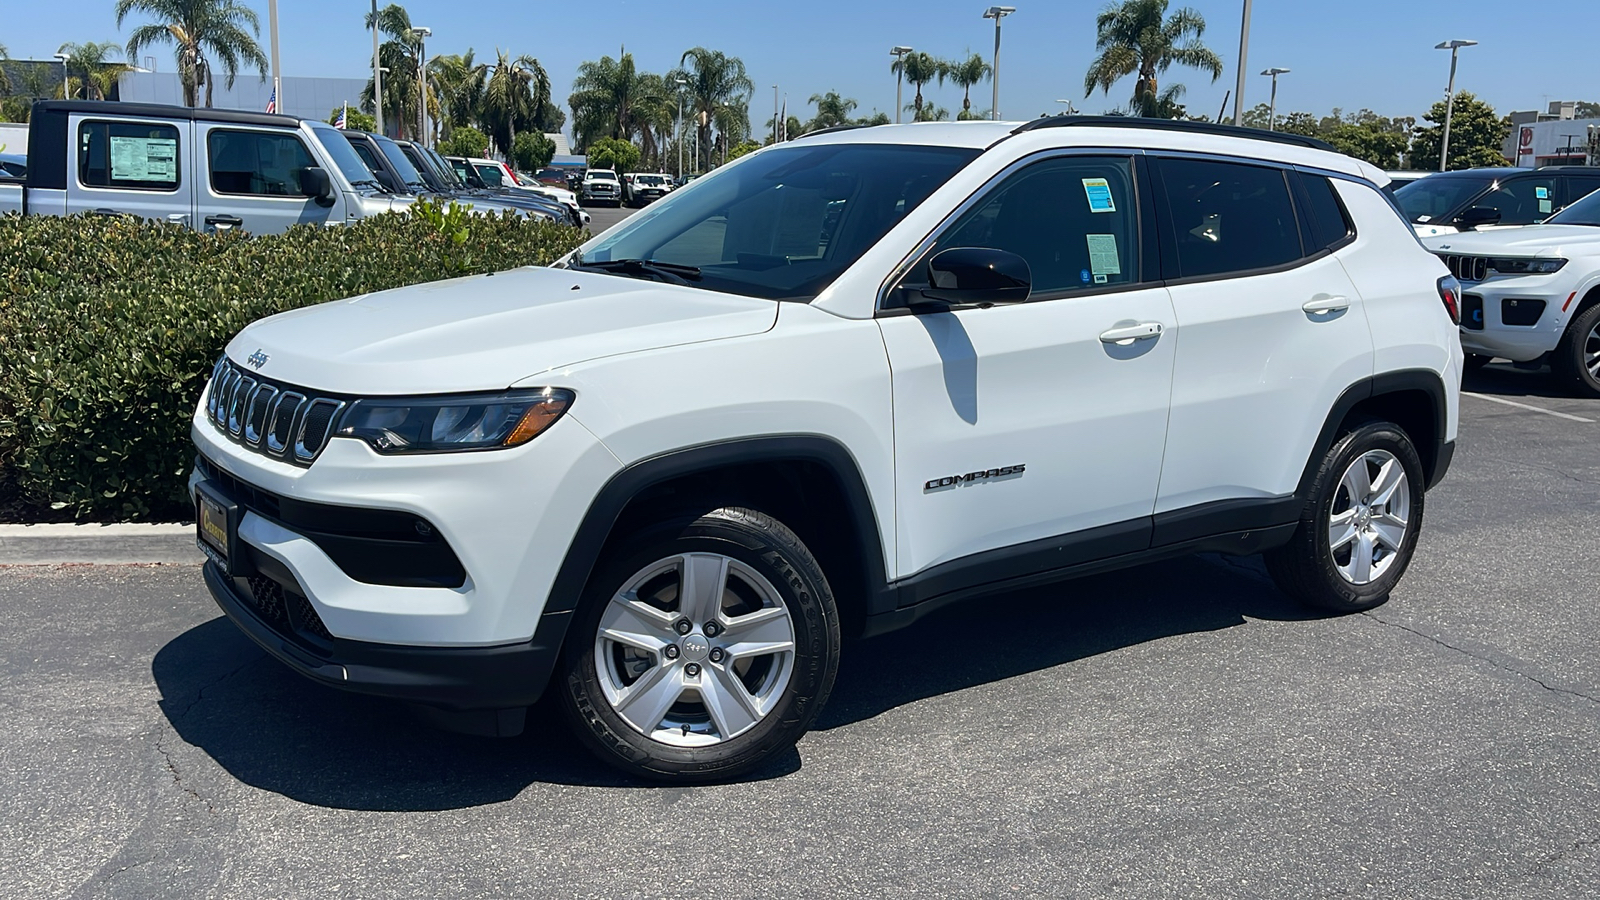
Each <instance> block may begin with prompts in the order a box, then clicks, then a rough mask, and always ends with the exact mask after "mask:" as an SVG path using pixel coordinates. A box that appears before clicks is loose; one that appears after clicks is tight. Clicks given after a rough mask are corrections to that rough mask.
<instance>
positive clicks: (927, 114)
mask: <svg viewBox="0 0 1600 900" xmlns="http://www.w3.org/2000/svg"><path fill="white" fill-rule="evenodd" d="M906 112H908V113H911V121H913V122H943V121H944V120H945V119H947V118H949V117H950V111H949V110H947V109H945V108H944V107H942V106H940V105H939V104H937V103H924V104H923V105H922V108H921V109H918V108H917V105H916V104H915V103H907V104H906Z"/></svg>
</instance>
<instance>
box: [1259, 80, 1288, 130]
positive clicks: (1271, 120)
mask: <svg viewBox="0 0 1600 900" xmlns="http://www.w3.org/2000/svg"><path fill="white" fill-rule="evenodd" d="M1261 74H1263V75H1271V76H1272V105H1271V106H1269V107H1268V108H1267V110H1268V111H1267V130H1268V131H1277V130H1278V129H1277V127H1276V126H1277V121H1278V76H1279V75H1287V74H1289V70H1288V69H1280V68H1277V67H1276V66H1274V67H1273V68H1270V69H1263V70H1262V71H1261Z"/></svg>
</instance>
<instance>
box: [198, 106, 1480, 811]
mask: <svg viewBox="0 0 1600 900" xmlns="http://www.w3.org/2000/svg"><path fill="white" fill-rule="evenodd" d="M1382 181H1383V175H1382V173H1381V172H1379V171H1378V170H1376V169H1374V168H1373V167H1371V166H1369V165H1366V164H1364V163H1360V162H1356V161H1354V160H1351V159H1349V158H1346V157H1344V156H1340V155H1338V154H1336V153H1333V152H1330V151H1329V150H1328V149H1326V147H1325V146H1324V145H1322V144H1320V143H1317V142H1314V141H1310V140H1308V139H1304V138H1298V137H1295V136H1292V135H1282V134H1278V135H1271V134H1266V133H1258V132H1249V131H1242V130H1235V129H1231V128H1226V127H1220V126H1212V125H1200V124H1196V123H1184V122H1155V121H1152V120H1145V119H1133V118H1126V119H1124V118H1110V119H1097V118H1058V119H1042V120H1038V121H1034V122H1029V123H1027V124H1024V125H1020V126H1019V125H1017V124H1015V123H1012V124H1003V123H999V122H973V123H960V124H956V123H947V124H918V125H904V126H880V127H875V128H862V129H848V130H835V131H831V132H818V133H813V134H811V135H808V136H806V137H803V138H800V139H798V140H794V141H790V142H786V143H783V144H779V145H776V146H773V147H769V148H766V149H763V150H761V151H758V152H756V153H752V154H750V155H748V156H746V157H744V158H742V159H739V160H738V161H736V162H734V163H732V164H730V165H727V166H724V167H722V168H719V169H717V170H716V171H715V172H713V173H712V174H709V175H707V176H706V177H704V178H702V179H700V180H697V181H696V182H695V183H694V184H693V186H692V187H691V188H690V189H687V190H683V191H679V192H675V193H672V194H669V195H668V196H666V197H664V198H663V199H661V200H659V201H657V203H656V204H654V205H653V206H652V207H651V209H650V211H649V212H648V213H646V214H642V215H638V216H635V217H633V218H631V219H629V220H627V221H626V222H624V223H622V224H620V225H618V226H616V227H615V228H612V229H611V230H609V231H607V232H605V233H603V234H601V235H599V236H598V237H596V238H594V239H592V240H590V241H589V242H588V243H586V244H584V245H583V246H582V247H581V248H579V250H578V251H577V252H575V253H574V254H572V256H571V257H570V258H569V259H567V260H565V261H564V262H563V263H562V264H560V265H558V266H556V267H553V268H526V269H519V270H515V271H509V272H500V273H497V274H495V275H491V276H480V277H470V278H462V279H458V280H455V281H447V282H442V283H434V284H425V285H418V286H415V287H411V288H405V289H401V290H395V291H387V292H383V293H379V294H373V295H370V296H363V297H356V298H353V299H350V300H344V301H340V302H335V303H328V304H324V305H321V306H317V307H312V308H307V309H301V310H298V311H295V312H289V313H285V314H282V315H278V316H274V317H272V318H269V319H266V320H263V321H260V322H257V323H255V324H253V325H251V326H249V327H248V328H246V329H245V330H244V331H242V332H241V333H240V334H239V335H238V336H237V337H235V338H234V339H233V341H232V342H231V343H230V344H229V345H228V347H227V351H226V355H225V356H224V357H223V358H222V359H219V360H218V361H217V364H216V370H215V373H214V376H213V379H212V381H211V385H210V387H209V388H208V389H207V391H206V394H205V396H204V397H202V398H201V400H200V403H199V406H198V408H197V409H196V410H195V415H194V428H193V434H194V441H195V444H196V446H197V448H198V450H199V460H198V465H197V468H196V470H195V472H194V475H193V488H194V491H195V495H196V498H197V513H198V516H197V518H198V520H199V532H200V535H199V536H200V543H201V546H202V547H203V548H204V549H205V550H206V551H207V553H208V554H209V555H210V557H211V559H210V562H208V563H207V565H206V566H205V569H204V572H205V580H206V583H207V585H208V586H209V588H210V590H211V592H212V594H213V595H214V596H215V598H216V600H217V602H218V603H219V604H220V605H221V607H222V608H223V610H225V611H226V613H227V614H228V616H229V617H230V618H231V619H232V620H233V621H234V622H235V623H236V624H237V625H238V626H239V627H240V628H241V629H242V630H243V631H244V632H245V633H246V634H248V635H249V636H250V637H251V638H253V639H254V640H255V641H256V642H257V643H258V644H260V645H261V646H262V647H263V648H264V649H265V650H266V651H267V652H268V653H270V654H271V655H273V656H274V657H276V658H277V659H279V660H280V661H282V662H283V663H284V664H286V665H288V666H289V667H290V668H292V669H294V670H295V671H297V672H300V673H301V674H303V675H306V676H308V677H310V678H312V679H315V680H317V681H319V682H322V683H324V684H327V685H329V686H332V687H338V688H343V689H346V690H351V691H359V692H364V693H368V694H375V695H380V696H385V697H393V698H399V699H403V700H407V701H410V702H412V703H414V704H417V705H419V706H420V707H422V708H425V709H428V710H431V711H432V713H433V715H434V717H435V718H437V719H439V720H440V721H446V722H448V723H449V724H452V725H454V726H455V727H459V728H474V729H477V730H479V731H483V732H488V733H500V734H509V733H515V732H516V731H518V730H520V728H521V727H522V724H523V717H524V710H525V708H526V707H527V706H528V705H529V704H532V703H534V702H535V701H536V700H538V699H539V697H540V695H541V694H543V693H544V692H545V691H546V690H547V689H548V690H551V691H554V692H555V693H556V694H557V695H559V700H560V702H561V703H562V704H563V705H564V707H565V709H566V710H567V712H568V714H569V716H570V719H571V722H572V725H573V727H574V728H575V729H576V730H577V732H578V734H580V735H581V736H582V737H583V739H584V740H585V741H586V742H587V744H588V745H589V746H591V747H592V748H593V749H594V751H595V752H597V753H598V754H599V755H600V756H601V757H603V758H604V759H606V760H607V761H609V762H611V763H613V764H615V765H617V766H620V767H622V768H624V769H626V770H629V771H631V772H634V773H638V774H641V775H645V776H649V777H654V778H660V779H670V780H677V781H680V782H690V781H700V780H708V779H716V778H725V777H727V776H730V775H732V774H734V773H737V772H740V771H743V770H747V769H749V768H751V767H754V766H757V765H760V764H762V763H763V761H765V760H768V759H769V758H771V757H772V756H773V754H774V753H777V752H779V751H782V750H784V749H785V748H787V747H789V746H790V745H792V744H793V743H794V742H795V741H796V740H798V739H799V738H800V736H801V735H802V734H803V733H804V732H805V731H806V729H807V728H808V727H809V726H810V724H811V723H812V722H813V721H814V720H815V718H816V716H817V713H818V711H819V710H820V709H821V708H822V706H823V704H824V703H826V701H827V699H828V694H829V691H830V690H831V688H832V686H833V681H834V675H835V672H836V671H837V667H838V663H839V655H840V648H841V640H842V639H843V638H845V637H847V636H852V635H854V636H862V635H873V634H878V633H882V632H885V631H889V630H891V629H895V628H900V627H903V626H906V625H908V624H910V623H911V622H913V621H915V620H916V619H917V618H918V617H919V616H921V615H923V614H925V613H926V612H928V611H929V610H932V609H936V608H938V607H941V606H943V605H945V604H947V603H950V602H952V601H956V600H960V599H963V598H967V597H972V596H976V595H980V594H988V595H999V596H998V597H996V598H995V599H990V600H989V601H987V602H988V603H989V604H990V607H989V608H990V609H991V610H992V611H993V612H992V615H994V616H1000V617H1003V616H1004V615H1005V604H1006V600H1005V592H1007V591H1011V590H1013V589H1016V588H1019V587H1022V586H1025V585H1033V584H1039V583H1041V582H1046V581H1055V580H1059V579H1065V578H1070V577H1072V576H1074V575H1079V574H1083V573H1087V572H1095V571H1104V570H1106V569H1110V568H1117V567H1124V566H1132V565H1137V564H1141V563H1144V562H1146V561H1149V560H1152V559H1156V558H1160V557H1166V556H1172V555H1176V554H1185V553H1193V552H1200V551H1206V552H1221V553H1230V554H1253V553H1265V554H1266V558H1267V563H1268V568H1269V570H1270V571H1271V573H1272V575H1273V577H1274V578H1275V579H1276V581H1277V583H1278V584H1279V585H1280V586H1281V587H1282V589H1283V590H1284V591H1286V592H1287V593H1289V594H1291V595H1293V596H1295V597H1297V598H1299V599H1301V600H1303V601H1305V602H1307V603H1309V604H1312V605H1314V606H1316V607H1320V608H1322V609H1327V610H1334V611H1351V610H1361V609H1367V608H1369V607H1372V606H1375V605H1377V604H1379V603H1382V602H1383V601H1384V600H1385V599H1386V598H1387V597H1388V596H1389V593H1390V591H1391V590H1392V589H1393V588H1394V586H1395V584H1396V582H1397V581H1398V580H1399V579H1400V577H1401V575H1402V574H1403V573H1404V572H1405V570H1406V566H1407V564H1408V563H1409V562H1410V559H1411V555H1412V552H1413V550H1414V548H1415V546H1416V542H1417V535H1418V531H1419V529H1420V528H1421V525H1422V518H1423V506H1424V497H1425V495H1424V491H1425V490H1426V489H1427V488H1429V487H1431V486H1432V485H1433V484H1435V483H1437V482H1438V481H1439V479H1440V478H1442V477H1443V476H1444V473H1445V470H1446V469H1447V468H1448V466H1449V463H1450V459H1451V454H1452V450H1453V448H1454V441H1455V438H1456V424H1457V412H1458V409H1457V403H1458V385H1459V382H1460V374H1461V364H1462V357H1461V348H1460V344H1459V341H1458V340H1457V323H1456V309H1457V303H1458V295H1457V286H1456V283H1455V279H1454V278H1452V277H1451V276H1450V275H1449V274H1448V273H1447V272H1446V270H1445V267H1444V265H1443V264H1442V263H1441V262H1440V261H1439V260H1438V259H1437V258H1435V257H1434V256H1433V255H1431V254H1429V253H1428V252H1426V251H1425V250H1424V249H1423V248H1422V247H1421V246H1420V245H1419V244H1418V242H1417V240H1416V238H1415V237H1414V236H1413V235H1412V233H1411V230H1410V227H1409V226H1408V225H1407V223H1406V222H1405V221H1404V219H1402V218H1401V217H1400V215H1399V214H1398V213H1397V212H1396V210H1395V208H1394V207H1393V206H1392V205H1391V203H1390V201H1389V200H1388V199H1387V197H1386V195H1385V194H1384V193H1383V192H1382V191H1381V190H1380V189H1379V187H1378V185H1379V184H1381V183H1382ZM1038 639H1039V640H1050V637H1049V636H1048V635H1041V636H1039V638H1038ZM852 647H854V648H856V649H855V650H854V652H861V653H870V652H872V645H871V643H865V644H853V645H852Z"/></svg>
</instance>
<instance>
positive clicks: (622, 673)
mask: <svg viewBox="0 0 1600 900" xmlns="http://www.w3.org/2000/svg"><path fill="white" fill-rule="evenodd" d="M794 651H795V641H794V622H793V621H792V619H791V618H790V614H789V607H788V606H787V605H785V604H784V602H783V598H782V597H781V596H779V594H778V591H777V589H776V588H774V587H773V586H772V583H771V582H769V581H768V580H767V579H766V578H764V577H762V576H761V574H760V573H758V572H756V571H755V570H754V569H752V568H751V567H749V566H747V565H745V564H744V563H742V562H740V561H739V560H736V559H733V558H732V557H728V556H723V555H721V554H718V553H685V554H682V555H679V556H672V557H668V558H666V559H662V560H659V561H657V562H654V563H652V564H650V565H648V566H646V567H644V568H643V569H640V570H639V571H638V572H636V573H634V575H633V577H631V578H629V579H628V580H627V581H625V582H623V585H622V588H621V589H620V590H618V591H617V592H616V593H615V594H614V595H612V598H611V601H610V603H608V604H607V605H606V610H605V612H604V613H603V614H602V615H601V617H600V628H599V630H598V632H597V633H596V635H595V665H596V668H597V669H598V670H599V675H600V685H601V687H602V688H603V689H604V691H605V696H606V701H607V702H608V703H610V704H611V708H612V709H613V710H615V711H616V713H617V715H619V716H621V717H622V719H623V721H625V722H627V723H628V724H629V725H631V726H632V727H633V728H634V729H636V730H637V731H639V733H641V734H643V735H645V736H646V737H649V738H651V739H652V740H656V741H660V742H661V743H663V744H670V745H672V746H674V747H708V746H712V745H715V744H720V743H722V742H723V741H726V740H730V739H732V738H735V737H738V736H739V735H741V734H743V733H745V732H746V731H749V730H750V729H751V728H754V727H755V726H756V724H757V723H759V722H760V721H761V720H762V719H764V718H766V716H767V714H768V713H770V712H771V711H772V709H773V707H775V706H776V705H777V703H778V700H779V699H780V698H781V697H782V696H783V692H784V690H785V689H786V688H787V687H788V686H789V680H790V677H791V675H792V674H793V672H794V655H795V654H794Z"/></svg>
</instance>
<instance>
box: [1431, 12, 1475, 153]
mask: <svg viewBox="0 0 1600 900" xmlns="http://www.w3.org/2000/svg"><path fill="white" fill-rule="evenodd" d="M1477 44H1478V42H1477V41H1443V42H1441V43H1439V44H1437V45H1436V46H1435V47H1434V48H1433V49H1435V50H1449V51H1450V84H1449V86H1448V87H1446V88H1445V89H1444V140H1443V143H1441V144H1440V145H1439V171H1441V172H1443V171H1444V170H1445V167H1446V166H1447V164H1448V163H1449V161H1450V116H1451V113H1453V112H1454V111H1455V106H1456V55H1457V54H1459V53H1460V52H1461V48H1462V47H1475V46H1477Z"/></svg>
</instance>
